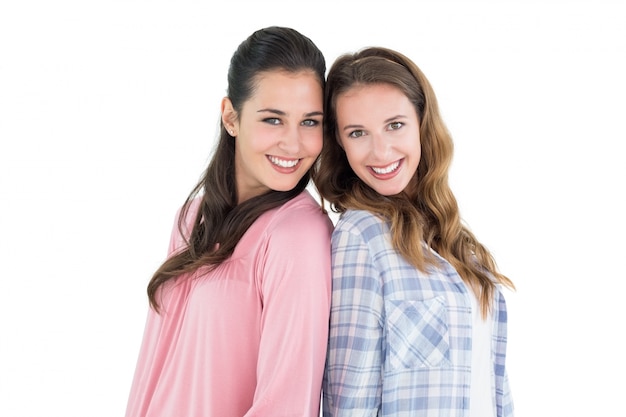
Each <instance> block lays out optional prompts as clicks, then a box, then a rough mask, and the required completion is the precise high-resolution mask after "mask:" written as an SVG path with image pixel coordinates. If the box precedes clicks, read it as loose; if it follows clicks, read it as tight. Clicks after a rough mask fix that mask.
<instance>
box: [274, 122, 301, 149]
mask: <svg viewBox="0 0 626 417" xmlns="http://www.w3.org/2000/svg"><path fill="white" fill-rule="evenodd" d="M278 147H279V149H280V150H282V151H284V152H286V153H287V155H297V154H298V152H300V132H299V131H298V127H297V126H296V127H294V128H290V129H287V130H286V131H285V134H284V135H282V136H281V138H280V141H279V142H278Z"/></svg>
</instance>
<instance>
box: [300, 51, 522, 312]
mask: <svg viewBox="0 0 626 417" xmlns="http://www.w3.org/2000/svg"><path fill="white" fill-rule="evenodd" d="M371 84H388V85H391V86H393V87H395V88H397V89H399V90H400V91H402V92H403V93H404V95H405V96H406V97H408V99H409V100H410V101H411V103H412V104H413V105H414V107H415V111H416V112H417V116H418V120H419V121H420V139H421V152H422V154H421V159H420V162H419V165H418V167H417V171H416V173H415V177H414V178H413V180H412V181H411V184H409V186H407V188H406V189H405V190H404V191H403V192H402V193H400V194H397V195H394V196H383V195H381V194H379V193H377V192H376V191H375V190H373V189H372V188H370V187H369V186H368V185H366V184H365V183H364V182H363V181H361V180H360V179H359V178H358V176H357V175H356V174H355V173H354V171H353V170H352V168H351V167H350V164H349V163H348V159H347V157H346V154H345V152H344V150H343V148H342V147H341V146H340V144H339V140H338V135H339V131H338V126H337V98H338V97H339V96H341V95H342V94H345V93H346V92H348V91H349V90H350V89H352V88H356V87H361V86H364V85H371ZM416 140H417V138H416ZM452 153H453V142H452V137H451V135H450V133H449V132H448V130H447V128H446V126H445V124H444V122H443V120H442V118H441V116H440V113H439V108H438V104H437V99H436V97H435V93H434V91H433V89H432V87H431V85H430V83H429V82H428V80H427V79H426V77H425V76H424V74H423V73H422V71H421V70H420V69H419V68H418V67H417V65H416V64H415V63H414V62H413V61H411V60H410V59H409V58H407V57H406V56H404V55H403V54H401V53H398V52H396V51H394V50H391V49H388V48H381V47H370V48H365V49H363V50H361V51H359V52H357V53H354V54H345V55H342V56H340V57H339V58H338V59H337V60H336V61H335V62H334V63H333V65H332V66H331V68H330V70H329V73H328V76H327V79H326V89H325V102H324V146H323V149H322V153H321V155H320V159H319V161H318V164H319V166H318V170H317V172H316V173H315V174H314V178H313V179H314V182H315V185H316V187H317V189H318V191H319V193H320V195H321V196H322V197H323V199H324V200H327V201H328V202H329V203H330V206H331V209H332V210H333V211H334V212H337V213H343V212H345V211H346V210H348V209H355V210H368V211H370V212H373V213H376V214H377V215H379V216H381V217H382V218H384V219H385V220H386V221H388V222H389V223H390V229H391V233H392V243H393V246H394V248H395V249H396V250H398V252H399V253H400V254H401V255H402V256H403V257H404V258H405V259H406V260H407V261H408V262H410V263H411V264H412V265H414V266H415V267H416V268H418V269H420V270H422V271H425V269H426V265H427V264H432V263H433V262H434V259H433V257H432V256H430V252H428V251H424V250H423V247H422V242H425V243H426V244H427V245H428V246H430V247H431V248H433V249H434V250H435V251H437V253H439V254H440V255H441V256H442V257H444V258H445V259H447V260H448V261H449V262H450V263H451V264H452V266H454V268H455V269H456V270H457V271H458V273H459V274H460V276H461V278H462V279H463V281H464V282H465V283H466V284H468V285H469V286H470V288H472V289H473V291H474V293H475V294H477V296H478V297H479V301H480V305H481V311H482V314H483V316H484V315H486V314H487V313H488V311H489V310H490V306H491V304H492V300H493V297H494V290H495V285H496V283H501V284H504V285H505V286H507V287H509V288H511V289H513V288H515V287H514V285H513V283H512V281H511V280H510V279H509V278H508V277H506V276H505V275H503V274H502V273H500V272H499V271H498V268H497V265H496V262H495V260H494V258H493V256H492V255H491V253H490V252H489V251H488V250H487V248H486V247H485V246H483V245H482V244H481V243H480V242H479V241H478V240H477V239H476V237H475V236H474V234H473V233H472V232H471V231H470V230H469V229H468V228H467V227H465V226H464V225H463V223H462V221H461V218H460V215H459V208H458V204H457V201H456V199H455V197H454V195H453V193H452V191H451V189H450V186H449V185H448V171H449V168H450V164H451V162H452Z"/></svg>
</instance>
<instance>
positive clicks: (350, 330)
mask: <svg viewBox="0 0 626 417" xmlns="http://www.w3.org/2000/svg"><path fill="white" fill-rule="evenodd" d="M425 250H428V249H427V248H426V247H425ZM433 253H434V254H435V256H436V259H437V264H436V265H433V266H430V267H429V268H428V270H427V271H426V272H422V271H420V270H418V269H416V268H415V267H414V266H412V265H410V264H409V263H408V262H407V261H406V260H405V259H404V258H403V257H402V256H401V255H400V254H399V253H398V252H397V251H396V250H395V249H394V248H393V246H392V245H391V242H390V239H389V225H388V223H387V222H385V221H383V220H381V219H380V217H378V216H375V215H373V214H372V213H370V212H367V211H353V210H348V211H346V212H345V213H344V214H343V215H342V216H341V218H340V220H339V222H338V223H337V225H336V228H335V230H334V232H333V236H332V264H333V269H332V275H333V281H332V282H333V284H332V285H333V293H332V294H333V295H332V304H331V305H332V307H331V322H330V334H329V343H328V361H327V367H326V373H325V378H324V388H323V390H324V415H325V416H328V417H331V416H385V417H391V416H394V417H399V416H407V417H409V416H410V417H420V416H465V417H467V416H469V415H470V414H468V412H469V405H470V401H469V399H470V380H471V359H472V353H473V351H472V345H473V344H472V309H471V305H472V302H471V301H472V298H473V297H474V295H473V294H472V293H471V291H468V289H467V287H466V286H465V285H464V284H463V280H462V279H461V277H460V276H459V274H458V273H457V272H456V271H455V269H454V268H453V267H452V266H451V265H450V263H449V262H447V261H446V260H445V259H443V258H442V257H440V256H439V255H438V254H436V252H434V251H433ZM489 317H490V321H489V326H490V327H491V330H492V334H491V343H490V353H491V360H492V361H493V362H492V363H491V367H490V373H489V375H490V376H491V379H490V381H489V383H490V384H491V389H490V391H489V392H491V398H490V399H492V400H493V403H494V404H495V405H496V409H497V414H494V415H497V416H498V417H503V416H511V415H512V399H511V395H510V390H509V384H508V377H507V374H506V369H505V356H506V305H505V300H504V297H503V295H502V293H501V292H500V291H499V290H498V291H497V292H496V296H495V298H494V309H493V311H492V314H491V315H490V316H489Z"/></svg>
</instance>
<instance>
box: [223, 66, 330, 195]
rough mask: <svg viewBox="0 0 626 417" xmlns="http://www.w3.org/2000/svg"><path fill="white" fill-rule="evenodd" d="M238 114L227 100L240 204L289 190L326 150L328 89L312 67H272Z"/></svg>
mask: <svg viewBox="0 0 626 417" xmlns="http://www.w3.org/2000/svg"><path fill="white" fill-rule="evenodd" d="M255 81H256V82H255V89H254V92H253V94H252V96H251V97H250V99H249V100H247V101H246V102H245V103H244V104H243V107H242V109H241V113H240V114H239V115H238V117H235V113H234V110H233V109H232V105H231V104H230V101H229V100H228V99H224V102H223V103H222V120H223V122H224V125H225V126H226V127H227V129H229V130H231V131H232V133H231V135H232V136H234V137H235V138H234V139H233V140H234V141H235V172H236V179H237V195H238V196H239V203H241V202H243V201H245V200H248V199H250V198H252V197H255V196H258V195H261V194H263V193H265V192H266V191H268V190H276V191H289V190H291V189H292V188H294V187H295V186H296V185H297V184H298V182H299V181H300V179H301V178H302V177H303V176H304V175H305V174H306V172H307V171H308V170H309V168H311V165H313V163H314V162H315V159H316V158H317V156H318V155H319V153H320V151H321V150H322V121H323V90H322V86H321V85H320V82H319V80H318V78H317V77H316V75H315V74H314V73H313V72H311V71H303V72H297V73H289V72H285V71H270V72H264V73H261V74H260V75H258V76H257V77H256V80H255Z"/></svg>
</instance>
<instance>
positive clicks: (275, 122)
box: [263, 117, 320, 127]
mask: <svg viewBox="0 0 626 417" xmlns="http://www.w3.org/2000/svg"><path fill="white" fill-rule="evenodd" d="M263 121H264V122H265V123H269V124H271V125H279V124H280V123H281V120H280V119H279V118H277V117H268V118H267V119H263ZM319 124H320V121H319V120H314V119H306V120H303V121H302V122H300V125H301V126H306V127H315V126H318V125H319Z"/></svg>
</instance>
